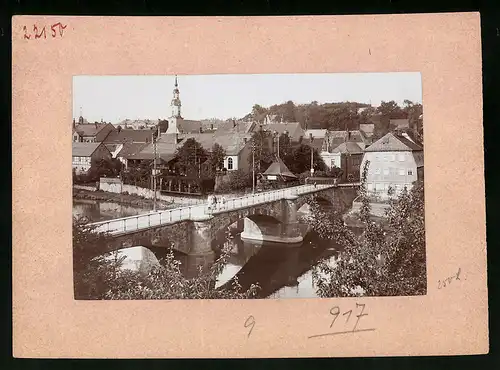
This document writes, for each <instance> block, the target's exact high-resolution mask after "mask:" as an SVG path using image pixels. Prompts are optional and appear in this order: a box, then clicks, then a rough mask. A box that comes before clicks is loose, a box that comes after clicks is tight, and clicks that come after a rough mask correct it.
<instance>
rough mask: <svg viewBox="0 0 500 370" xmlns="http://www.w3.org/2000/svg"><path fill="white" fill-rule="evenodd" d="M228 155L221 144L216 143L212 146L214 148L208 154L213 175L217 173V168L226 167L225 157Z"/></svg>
mask: <svg viewBox="0 0 500 370" xmlns="http://www.w3.org/2000/svg"><path fill="white" fill-rule="evenodd" d="M225 157H226V151H225V150H224V148H223V147H222V146H221V145H220V144H217V143H215V144H214V145H213V146H212V150H211V151H210V153H209V154H208V165H209V168H210V171H211V174H212V175H215V173H216V172H217V170H220V169H222V167H224V158H225Z"/></svg>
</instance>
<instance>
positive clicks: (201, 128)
mask: <svg viewBox="0 0 500 370" xmlns="http://www.w3.org/2000/svg"><path fill="white" fill-rule="evenodd" d="M202 133H203V127H201V126H200V134H202Z"/></svg>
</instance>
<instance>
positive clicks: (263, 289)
mask: <svg viewBox="0 0 500 370" xmlns="http://www.w3.org/2000/svg"><path fill="white" fill-rule="evenodd" d="M148 211H149V209H141V208H138V207H135V206H124V205H120V204H118V203H113V202H99V201H88V200H74V201H73V216H76V217H78V216H85V217H87V218H89V219H90V220H92V221H101V220H106V219H111V218H117V217H125V216H133V215H137V214H141V213H145V212H148ZM242 226H243V225H242V222H239V223H235V224H233V225H232V227H231V228H230V229H229V230H225V231H223V232H221V233H219V236H218V237H217V239H216V240H214V241H213V243H212V247H213V249H214V251H215V254H214V255H213V256H211V257H209V258H208V259H207V260H205V261H203V262H200V259H199V257H198V258H196V257H193V256H186V255H183V254H182V253H176V258H177V259H178V260H179V261H180V262H181V267H182V271H183V273H184V275H185V276H186V277H191V276H194V274H196V273H197V269H198V265H200V263H203V264H205V266H206V265H207V264H210V263H211V262H212V261H213V260H214V258H217V257H218V255H219V253H220V251H221V249H222V248H223V247H226V248H230V250H231V252H230V259H229V261H228V263H227V264H226V266H225V267H224V269H223V271H222V273H221V274H220V275H219V277H218V283H217V286H218V287H221V288H223V287H224V286H226V287H227V286H228V285H229V284H231V283H232V282H233V279H234V277H235V276H237V278H238V282H239V283H240V284H241V286H242V287H243V288H244V289H247V288H249V287H250V286H251V285H252V284H258V285H259V287H260V290H259V293H258V298H315V297H318V295H317V292H316V286H315V284H314V282H313V279H312V275H313V270H314V266H315V265H316V264H317V263H318V262H319V261H322V260H323V261H327V262H328V263H333V260H334V258H335V257H336V256H337V254H338V252H339V251H340V247H339V246H338V245H337V244H336V243H335V242H334V241H323V240H319V239H318V238H316V237H314V235H313V234H312V233H309V234H307V235H306V236H305V237H304V242H303V243H302V245H300V246H294V247H290V246H287V245H283V246H276V245H270V244H269V245H268V244H263V245H257V244H253V243H250V242H247V241H243V240H241V238H240V233H241V231H242ZM355 231H356V230H355ZM149 249H151V250H152V251H153V253H154V254H155V255H156V256H157V258H158V259H159V260H161V258H162V256H164V255H165V254H166V252H167V249H166V248H149Z"/></svg>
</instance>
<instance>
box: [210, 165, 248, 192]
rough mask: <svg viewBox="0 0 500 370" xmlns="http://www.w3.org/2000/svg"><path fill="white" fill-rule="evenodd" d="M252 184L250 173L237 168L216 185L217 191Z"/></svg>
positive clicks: (240, 188) (227, 190) (231, 189)
mask: <svg viewBox="0 0 500 370" xmlns="http://www.w3.org/2000/svg"><path fill="white" fill-rule="evenodd" d="M251 186H252V175H251V174H249V173H246V172H245V171H244V170H241V169H238V170H235V171H231V172H229V173H228V174H227V178H224V179H223V180H222V182H221V183H220V184H219V185H218V186H217V189H216V191H217V192H218V193H225V192H230V191H238V190H244V189H247V188H249V187H251Z"/></svg>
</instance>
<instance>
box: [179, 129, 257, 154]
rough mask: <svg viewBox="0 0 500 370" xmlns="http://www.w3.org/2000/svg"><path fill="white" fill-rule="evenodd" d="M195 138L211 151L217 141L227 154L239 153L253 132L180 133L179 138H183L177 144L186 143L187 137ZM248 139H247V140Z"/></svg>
mask: <svg viewBox="0 0 500 370" xmlns="http://www.w3.org/2000/svg"><path fill="white" fill-rule="evenodd" d="M191 138H192V139H195V140H196V141H197V142H199V143H200V144H201V146H202V147H203V148H204V149H205V150H207V151H210V150H211V149H212V146H213V145H214V144H215V143H217V144H219V145H220V146H222V148H224V150H225V151H226V154H227V155H238V154H239V153H240V152H241V150H242V149H243V148H244V147H245V145H246V144H247V143H248V142H249V141H250V139H251V138H252V135H251V134H245V133H239V134H238V133H234V132H229V133H225V134H224V133H197V134H188V135H179V139H182V141H181V142H179V144H177V146H182V145H184V142H185V140H187V139H191ZM245 139H246V141H245Z"/></svg>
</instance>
